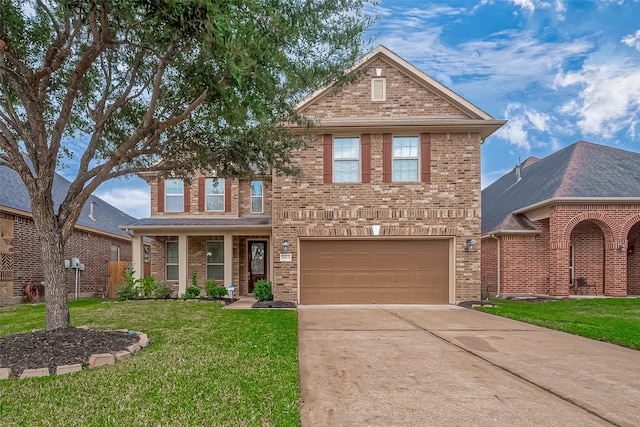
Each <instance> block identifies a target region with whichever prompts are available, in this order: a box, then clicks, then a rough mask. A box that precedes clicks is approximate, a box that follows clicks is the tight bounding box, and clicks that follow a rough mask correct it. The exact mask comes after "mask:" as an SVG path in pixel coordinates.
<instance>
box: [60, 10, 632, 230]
mask: <svg viewBox="0 0 640 427" xmlns="http://www.w3.org/2000/svg"><path fill="white" fill-rule="evenodd" d="M369 10H370V11H371V13H373V14H376V15H378V16H379V20H378V21H377V23H376V24H375V25H374V27H373V28H372V31H371V34H370V35H371V36H375V40H374V41H373V46H375V45H378V44H383V45H385V46H386V47H388V48H389V49H391V50H392V51H394V52H395V53H397V54H398V55H400V56H401V57H403V58H404V59H406V60H407V61H409V62H411V63H412V64H414V65H415V66H416V67H418V68H420V69H421V70H423V71H424V72H425V73H427V74H429V75H430V76H431V77H433V78H435V79H436V80H438V81H440V82H441V83H443V84H444V85H445V86H447V87H449V88H450V89H452V90H453V91H455V92H457V93H458V94H460V95H461V96H463V97H464V98H466V99H467V100H469V101H470V102H472V103H473V104H475V105H476V106H478V107H480V108H481V109H483V110H484V111H486V112H487V113H489V114H491V115H492V116H493V117H494V118H496V119H508V120H509V122H508V123H507V125H505V126H504V127H503V128H502V129H501V130H499V131H498V132H497V133H495V134H494V135H492V136H490V137H489V138H488V139H487V140H486V141H485V143H484V145H483V148H482V184H483V187H484V186H486V185H489V184H490V183H491V182H493V181H494V180H496V179H497V178H499V177H501V176H502V175H504V174H505V173H506V172H508V171H509V170H511V169H512V168H513V167H514V165H515V164H516V163H517V162H518V158H520V159H522V160H524V159H526V158H527V157H529V156H536V157H545V156H548V155H549V154H551V153H553V152H555V151H557V150H559V149H561V148H563V147H566V146H567V145H569V144H572V143H574V142H576V141H578V140H581V139H582V140H585V141H590V142H594V143H598V144H604V145H610V146H613V147H618V148H622V149H627V150H631V151H640V1H638V0H616V1H607V0H597V1H568V0H547V1H539V0H508V1H507V0H500V1H491V0H482V1H444V0H441V1H409V0H380V1H379V4H378V5H377V6H376V7H372V8H370V9H369ZM639 167H640V166H639ZM63 174H64V171H63ZM148 192H149V188H148V185H147V184H146V183H145V182H144V181H142V180H141V179H139V178H133V179H129V180H119V181H109V182H107V183H105V184H103V185H102V186H101V187H100V188H99V189H98V191H97V192H96V195H97V196H99V197H101V198H102V199H104V200H106V201H107V202H109V203H112V204H113V205H115V206H117V207H119V208H120V209H122V210H124V211H125V212H127V213H129V214H130V215H133V216H135V217H147V216H148V215H149V194H148Z"/></svg>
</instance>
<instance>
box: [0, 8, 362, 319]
mask: <svg viewBox="0 0 640 427" xmlns="http://www.w3.org/2000/svg"><path fill="white" fill-rule="evenodd" d="M366 3H367V0H80V1H72V0H60V1H51V0H32V1H24V0H0V165H2V166H7V167H9V168H11V169H14V170H15V171H17V172H18V173H19V174H20V177H21V178H22V180H23V182H24V184H25V186H26V188H27V190H28V191H29V195H30V197H31V211H32V215H33V221H34V224H35V228H36V230H37V234H38V237H39V239H40V243H41V246H42V257H43V267H44V276H45V280H46V282H47V302H46V305H47V309H46V328H47V330H53V329H58V328H64V327H68V326H70V319H69V308H68V302H67V289H66V286H65V283H64V261H63V254H64V246H65V242H66V240H67V239H68V237H69V236H70V234H71V233H72V231H73V229H74V226H75V223H76V221H77V219H78V216H79V214H80V211H81V209H82V207H83V206H84V204H85V203H86V201H87V199H88V197H89V196H90V194H91V193H92V192H93V191H94V190H95V189H96V188H97V187H98V186H99V185H100V184H101V183H103V182H105V181H106V180H109V179H112V178H116V177H121V176H124V175H127V174H132V173H136V172H140V171H149V170H156V171H158V172H159V173H168V171H171V172H173V173H176V174H178V175H181V176H188V175H189V174H190V173H192V172H193V171H195V170H215V171H217V173H218V174H219V175H220V176H239V175H248V174H251V173H261V172H262V173H264V172H265V171H267V170H269V169H270V168H274V169H275V170H276V171H279V172H281V173H292V172H294V171H295V168H293V167H292V165H291V162H290V152H291V151H292V150H295V149H297V148H299V147H301V146H302V145H303V144H304V140H303V139H301V138H300V137H295V136H292V135H290V134H289V133H288V132H287V129H286V126H283V123H291V122H297V123H304V119H303V118H301V117H299V116H297V115H296V112H295V109H294V107H295V104H296V103H297V102H298V101H299V100H300V99H301V98H302V97H303V96H304V95H306V94H309V93H310V92H311V91H313V90H314V89H317V88H318V87H320V86H322V85H324V84H327V83H329V82H340V81H342V79H344V78H345V76H344V70H345V68H347V67H350V66H351V65H352V64H353V63H354V62H355V60H356V59H357V58H358V57H359V56H361V55H362V53H363V51H362V50H363V48H364V47H363V40H362V37H363V33H364V31H365V30H366V29H367V28H368V26H369V25H370V23H371V19H370V18H369V17H368V16H367V15H363V8H364V7H365V6H366ZM77 138H81V139H82V140H86V141H87V143H86V148H85V149H84V151H83V152H73V151H72V150H71V149H70V142H73V141H75V140H76V139H77ZM159 159H162V161H159ZM64 163H69V164H71V165H73V167H74V169H76V168H77V174H76V176H75V179H73V181H72V183H71V186H70V187H69V190H68V192H67V195H66V198H65V199H64V201H63V202H62V203H61V204H60V205H59V206H57V205H55V204H54V201H53V199H52V194H51V190H52V185H53V180H54V175H55V171H56V168H59V167H60V166H61V165H63V164H64ZM3 191H10V190H7V189H4V190H3Z"/></svg>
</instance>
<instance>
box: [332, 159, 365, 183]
mask: <svg viewBox="0 0 640 427" xmlns="http://www.w3.org/2000/svg"><path fill="white" fill-rule="evenodd" d="M359 165H360V162H359V161H357V160H336V161H335V162H334V168H333V181H334V182H359V181H360V170H359V169H360V166H359Z"/></svg>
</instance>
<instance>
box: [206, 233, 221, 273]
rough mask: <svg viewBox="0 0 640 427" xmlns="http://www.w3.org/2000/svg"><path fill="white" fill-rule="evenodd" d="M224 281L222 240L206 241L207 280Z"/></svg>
mask: <svg viewBox="0 0 640 427" xmlns="http://www.w3.org/2000/svg"><path fill="white" fill-rule="evenodd" d="M211 279H213V280H216V281H219V282H224V241H223V240H213V241H209V242H207V280H211Z"/></svg>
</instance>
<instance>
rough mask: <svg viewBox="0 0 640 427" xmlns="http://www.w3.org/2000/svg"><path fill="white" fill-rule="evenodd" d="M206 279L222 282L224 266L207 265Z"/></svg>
mask: <svg viewBox="0 0 640 427" xmlns="http://www.w3.org/2000/svg"><path fill="white" fill-rule="evenodd" d="M207 279H215V280H218V281H224V265H207Z"/></svg>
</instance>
